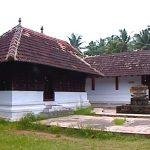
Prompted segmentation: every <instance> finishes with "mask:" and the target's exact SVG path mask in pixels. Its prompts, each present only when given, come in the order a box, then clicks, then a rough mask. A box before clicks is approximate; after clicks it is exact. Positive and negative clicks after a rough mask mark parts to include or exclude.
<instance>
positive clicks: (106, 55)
mask: <svg viewBox="0 0 150 150" xmlns="http://www.w3.org/2000/svg"><path fill="white" fill-rule="evenodd" d="M147 51H148V50H140V49H137V50H133V51H127V52H120V53H112V54H101V55H95V56H86V57H85V58H84V59H88V58H96V57H111V56H118V55H119V56H120V55H124V54H135V53H141V52H147Z"/></svg>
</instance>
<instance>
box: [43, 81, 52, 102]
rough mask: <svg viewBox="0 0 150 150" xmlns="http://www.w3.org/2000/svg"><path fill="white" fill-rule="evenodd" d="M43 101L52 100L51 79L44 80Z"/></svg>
mask: <svg viewBox="0 0 150 150" xmlns="http://www.w3.org/2000/svg"><path fill="white" fill-rule="evenodd" d="M44 101H54V89H53V82H52V81H51V80H48V81H45V85H44Z"/></svg>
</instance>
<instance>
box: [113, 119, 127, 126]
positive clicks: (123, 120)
mask: <svg viewBox="0 0 150 150" xmlns="http://www.w3.org/2000/svg"><path fill="white" fill-rule="evenodd" d="M113 122H114V124H115V125H117V126H121V125H124V124H125V122H126V119H125V118H124V119H121V118H116V119H114V121H113Z"/></svg>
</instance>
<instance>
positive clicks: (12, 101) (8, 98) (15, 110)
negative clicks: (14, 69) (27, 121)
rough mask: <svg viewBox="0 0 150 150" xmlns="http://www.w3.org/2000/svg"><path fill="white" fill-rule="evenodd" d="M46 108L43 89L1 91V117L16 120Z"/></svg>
mask: <svg viewBox="0 0 150 150" xmlns="http://www.w3.org/2000/svg"><path fill="white" fill-rule="evenodd" d="M44 108H45V106H44V102H43V91H0V117H3V118H7V119H10V120H12V121H14V120H18V119H20V118H21V117H23V116H24V115H25V114H27V113H29V112H33V113H35V114H37V113H39V112H41V111H43V109H44Z"/></svg>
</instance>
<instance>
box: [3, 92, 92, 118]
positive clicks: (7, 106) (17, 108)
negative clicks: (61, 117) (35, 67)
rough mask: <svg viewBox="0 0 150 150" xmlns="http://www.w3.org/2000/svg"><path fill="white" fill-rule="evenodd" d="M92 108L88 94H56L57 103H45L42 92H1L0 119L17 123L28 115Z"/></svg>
mask: <svg viewBox="0 0 150 150" xmlns="http://www.w3.org/2000/svg"><path fill="white" fill-rule="evenodd" d="M47 106H48V107H49V106H50V107H49V108H48V110H49V111H56V110H57V111H59V110H64V109H76V108H78V107H88V106H90V103H89V101H88V100H87V93H86V92H55V101H50V102H44V101H43V92H42V91H0V117H3V118H7V119H9V120H11V121H16V120H19V119H20V118H22V117H23V116H24V115H26V114H27V113H34V114H38V113H40V112H43V110H45V108H46V107H47Z"/></svg>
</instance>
